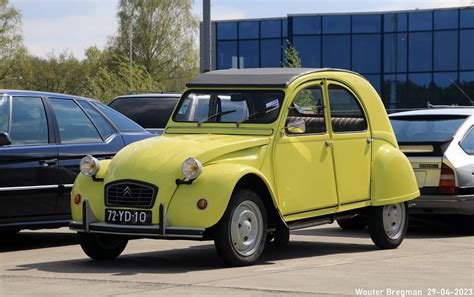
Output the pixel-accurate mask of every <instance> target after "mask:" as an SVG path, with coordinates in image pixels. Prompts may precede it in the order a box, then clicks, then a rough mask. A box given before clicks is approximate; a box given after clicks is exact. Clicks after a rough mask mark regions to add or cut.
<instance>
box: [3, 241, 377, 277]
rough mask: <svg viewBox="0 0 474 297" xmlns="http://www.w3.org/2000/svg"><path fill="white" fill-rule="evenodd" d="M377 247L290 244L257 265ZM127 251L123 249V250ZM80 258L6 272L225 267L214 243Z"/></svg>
mask: <svg viewBox="0 0 474 297" xmlns="http://www.w3.org/2000/svg"><path fill="white" fill-rule="evenodd" d="M374 250H376V248H375V247H374V246H373V245H371V244H368V245H365V244H346V243H321V242H304V241H292V242H290V244H289V246H288V248H285V249H277V248H271V247H269V248H267V249H265V251H264V254H263V256H262V260H261V261H260V263H259V264H258V265H272V264H274V263H273V262H274V261H278V260H288V259H301V258H305V257H317V256H324V255H328V254H338V253H359V252H370V251H374ZM125 252H126V250H125ZM80 256H81V257H84V258H82V259H76V260H66V261H56V262H44V263H34V264H23V265H18V266H16V268H14V269H9V270H8V271H23V270H39V271H46V272H53V273H61V274H64V273H66V274H67V273H78V272H80V273H88V274H94V273H97V274H103V273H107V274H111V275H117V276H123V275H135V274H141V273H152V274H172V273H186V272H189V271H201V270H214V269H225V268H227V267H226V266H225V265H224V264H223V263H222V261H221V260H220V258H219V257H218V255H217V252H216V250H215V249H214V245H213V244H206V245H200V246H194V247H190V248H181V249H174V250H167V251H159V252H148V253H137V254H125V255H123V256H121V257H119V258H117V259H115V260H112V261H94V260H90V259H88V258H85V257H86V256H85V255H84V256H83V255H80Z"/></svg>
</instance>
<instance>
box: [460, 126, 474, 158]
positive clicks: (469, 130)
mask: <svg viewBox="0 0 474 297" xmlns="http://www.w3.org/2000/svg"><path fill="white" fill-rule="evenodd" d="M471 133H474V125H471V127H470V128H469V129H468V130H467V132H466V134H464V136H463V137H462V139H461V140H460V141H459V142H458V145H459V147H460V148H461V149H462V150H463V151H464V152H465V153H466V154H468V155H470V156H474V150H472V151H467V150H466V149H465V148H464V147H463V146H462V143H463V142H464V140H466V138H467V137H468V136H469V135H470V134H471Z"/></svg>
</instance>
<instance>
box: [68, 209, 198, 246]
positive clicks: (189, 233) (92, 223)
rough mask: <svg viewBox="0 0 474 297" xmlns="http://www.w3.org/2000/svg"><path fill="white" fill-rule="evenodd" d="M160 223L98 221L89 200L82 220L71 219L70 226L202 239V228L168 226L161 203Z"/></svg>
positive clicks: (93, 230) (152, 235) (86, 230)
mask: <svg viewBox="0 0 474 297" xmlns="http://www.w3.org/2000/svg"><path fill="white" fill-rule="evenodd" d="M159 210H160V223H159V224H158V225H121V224H110V223H104V222H98V221H97V219H96V218H95V216H94V213H93V212H92V210H91V208H90V205H89V201H87V200H84V202H83V203H82V221H71V222H70V223H69V228H70V229H71V230H74V231H77V232H85V233H106V234H118V235H129V236H143V237H156V238H169V239H173V238H190V239H191V238H192V239H202V238H203V237H204V230H205V229H202V228H183V227H172V226H166V224H165V222H166V213H165V210H164V206H163V205H160V208H159Z"/></svg>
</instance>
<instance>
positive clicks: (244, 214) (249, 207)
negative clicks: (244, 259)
mask: <svg viewBox="0 0 474 297" xmlns="http://www.w3.org/2000/svg"><path fill="white" fill-rule="evenodd" d="M230 236H231V239H232V244H233V245H234V248H235V251H236V252H237V253H238V254H240V255H241V256H250V255H252V254H253V253H255V251H256V250H257V249H258V247H259V246H260V243H261V241H262V236H263V218H262V213H261V212H260V209H259V208H258V206H257V204H255V203H254V202H252V201H244V202H242V203H240V204H239V205H238V206H237V208H236V209H235V211H234V213H233V214H232V221H231V226H230Z"/></svg>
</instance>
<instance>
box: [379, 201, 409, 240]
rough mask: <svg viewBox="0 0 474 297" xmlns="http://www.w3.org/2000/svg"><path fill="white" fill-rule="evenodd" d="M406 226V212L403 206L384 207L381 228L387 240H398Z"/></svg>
mask: <svg viewBox="0 0 474 297" xmlns="http://www.w3.org/2000/svg"><path fill="white" fill-rule="evenodd" d="M405 224H406V210H405V207H404V205H402V204H401V203H399V204H392V205H385V206H384V208H383V227H384V230H385V233H386V234H387V236H388V238H390V239H392V240H396V239H398V238H400V236H401V235H402V232H403V228H404V227H405Z"/></svg>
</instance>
